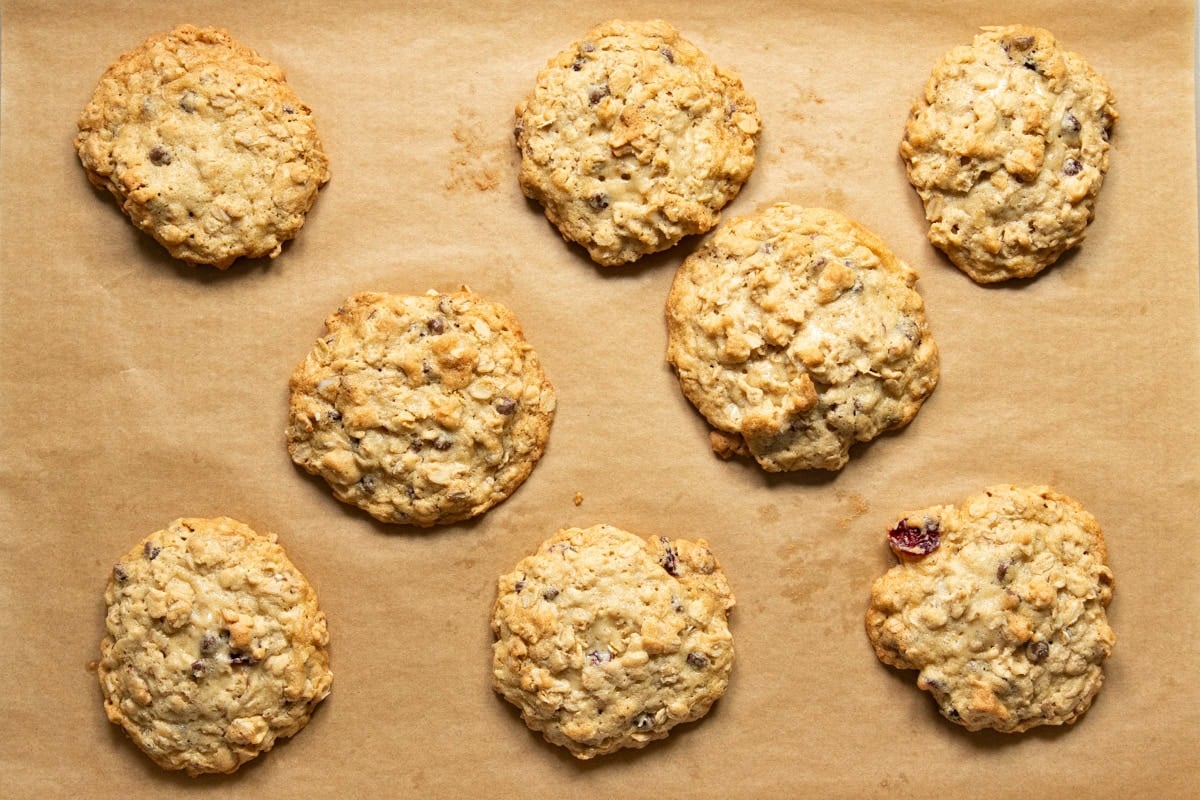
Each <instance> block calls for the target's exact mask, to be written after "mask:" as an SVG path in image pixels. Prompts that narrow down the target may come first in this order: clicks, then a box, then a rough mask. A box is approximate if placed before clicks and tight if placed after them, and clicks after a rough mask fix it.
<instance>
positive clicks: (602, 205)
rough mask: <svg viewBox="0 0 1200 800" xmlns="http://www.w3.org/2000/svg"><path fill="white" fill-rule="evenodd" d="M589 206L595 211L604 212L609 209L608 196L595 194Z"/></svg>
mask: <svg viewBox="0 0 1200 800" xmlns="http://www.w3.org/2000/svg"><path fill="white" fill-rule="evenodd" d="M588 205H589V206H591V207H592V210H593V211H603V210H604V209H606V208H608V195H606V194H594V195H592V196H591V197H589V198H588Z"/></svg>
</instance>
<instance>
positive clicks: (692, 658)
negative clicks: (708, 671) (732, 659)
mask: <svg viewBox="0 0 1200 800" xmlns="http://www.w3.org/2000/svg"><path fill="white" fill-rule="evenodd" d="M687 663H688V666H690V667H695V668H696V669H704V668H705V667H707V666H708V656H706V655H704V653H688V654H687Z"/></svg>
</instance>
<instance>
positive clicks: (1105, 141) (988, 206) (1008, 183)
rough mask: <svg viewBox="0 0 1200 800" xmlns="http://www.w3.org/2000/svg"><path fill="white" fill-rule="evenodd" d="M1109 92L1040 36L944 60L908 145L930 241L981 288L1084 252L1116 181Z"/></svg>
mask: <svg viewBox="0 0 1200 800" xmlns="http://www.w3.org/2000/svg"><path fill="white" fill-rule="evenodd" d="M1116 120H1117V110H1116V106H1115V105H1114V102H1113V95H1112V91H1111V90H1110V89H1109V86H1108V84H1107V83H1106V82H1105V81H1104V79H1103V78H1101V77H1100V75H1099V74H1098V73H1097V72H1096V71H1095V70H1094V69H1092V67H1091V66H1090V65H1089V64H1088V63H1087V62H1086V61H1085V60H1084V59H1083V57H1082V56H1080V55H1078V54H1076V53H1072V52H1069V51H1067V50H1065V49H1063V48H1062V47H1061V46H1060V45H1059V43H1058V41H1057V40H1055V38H1054V36H1053V35H1052V34H1051V33H1050V32H1049V31H1046V30H1044V29H1042V28H1034V27H1029V26H1026V25H1011V26H1008V27H991V28H984V29H983V32H982V33H981V34H979V35H978V36H976V37H975V41H974V43H973V44H971V45H967V46H962V47H958V48H955V49H954V50H951V51H950V52H949V53H947V54H946V55H945V56H944V57H943V58H942V59H941V60H940V61H939V62H938V63H937V65H936V66H935V67H934V69H933V74H932V75H931V76H930V78H929V81H928V83H927V84H926V86H925V92H924V94H923V95H922V96H921V97H920V98H919V99H918V100H917V102H916V103H915V104H914V106H913V109H912V112H911V113H910V115H909V119H908V124H907V126H906V127H905V130H904V139H903V141H902V142H901V144H900V154H901V156H902V157H903V159H904V161H905V163H906V165H907V168H908V178H909V181H910V182H911V183H912V185H913V186H914V187H915V188H916V190H917V192H918V193H919V194H920V196H921V200H922V201H923V202H924V204H925V216H926V218H927V219H928V221H929V240H930V241H931V242H932V243H933V244H934V245H935V246H936V247H938V248H939V249H941V250H942V251H944V252H945V253H946V255H947V256H949V257H950V260H951V261H953V262H954V264H955V265H957V266H958V268H959V269H961V270H962V271H963V272H965V273H966V274H967V275H969V276H970V277H971V278H972V279H973V280H975V281H977V282H979V283H993V282H996V281H1003V280H1008V279H1010V278H1028V277H1031V276H1033V275H1036V274H1038V273H1039V272H1041V271H1042V270H1044V269H1046V268H1047V267H1049V266H1050V265H1052V264H1053V263H1055V262H1056V261H1057V260H1058V259H1059V257H1060V256H1061V255H1062V254H1063V253H1064V252H1065V251H1067V250H1069V249H1070V248H1072V247H1074V246H1076V245H1077V244H1079V243H1080V242H1081V241H1082V240H1083V238H1084V235H1085V233H1086V229H1087V226H1088V224H1089V223H1090V222H1091V221H1092V218H1093V216H1094V214H1095V204H1096V198H1097V195H1098V194H1099V192H1100V187H1101V185H1102V184H1103V182H1104V176H1105V173H1106V172H1107V171H1108V150H1109V134H1110V132H1111V130H1112V128H1113V125H1114V123H1115V122H1116Z"/></svg>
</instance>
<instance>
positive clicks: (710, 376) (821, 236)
mask: <svg viewBox="0 0 1200 800" xmlns="http://www.w3.org/2000/svg"><path fill="white" fill-rule="evenodd" d="M916 282H917V273H916V272H914V271H913V270H912V268H910V267H909V266H908V265H907V264H905V263H904V262H903V261H901V260H900V259H898V258H897V257H896V256H894V255H893V254H892V252H891V251H890V250H888V248H887V246H886V245H885V244H884V243H883V241H882V240H880V239H879V237H878V236H876V235H874V234H873V233H871V232H870V231H868V230H866V229H865V228H863V227H862V226H861V225H858V224H857V223H855V222H852V221H851V220H849V219H847V218H846V217H843V216H842V215H840V214H837V213H835V212H833V211H827V210H825V209H819V208H801V207H799V206H794V205H790V204H787V203H779V204H776V205H774V206H771V207H770V208H767V209H765V210H763V211H761V212H759V213H757V214H755V215H752V216H748V217H740V218H737V219H733V220H731V221H729V222H727V223H725V224H723V225H722V226H721V227H720V228H719V229H718V230H717V231H716V232H715V233H714V234H713V235H712V236H711V237H710V238H709V240H708V241H706V242H705V243H704V245H703V246H702V247H701V248H700V249H699V250H697V251H696V252H695V253H693V254H692V255H691V256H689V257H688V259H687V260H686V261H684V263H683V265H682V266H680V268H679V271H678V272H677V273H676V275H675V282H674V284H673V285H672V286H671V293H670V296H669V298H668V300H667V331H668V347H667V360H668V361H669V362H670V363H671V365H672V366H673V367H674V368H675V372H676V373H677V375H678V376H679V384H680V386H681V387H682V389H683V393H684V395H685V396H686V397H687V399H688V400H690V401H691V402H692V404H693V405H695V406H696V408H697V409H698V410H699V411H700V413H701V414H703V415H704V417H705V418H706V419H707V420H708V422H709V424H710V425H712V426H713V428H715V429H716V430H715V431H714V432H713V433H712V437H711V438H712V446H713V449H714V450H715V451H716V452H717V454H718V455H721V456H722V457H729V456H730V455H733V454H735V453H737V454H749V455H752V456H754V458H755V459H756V460H757V461H758V463H759V464H760V465H761V466H762V467H763V468H764V469H766V470H768V471H770V472H779V471H787V470H800V469H829V470H836V469H840V468H841V467H842V466H843V465H845V463H846V461H847V460H848V458H849V451H850V446H851V445H852V444H854V443H855V442H865V441H867V440H869V439H873V438H875V437H876V436H878V435H879V434H880V433H882V432H883V431H886V430H888V429H891V428H898V427H900V426H902V425H905V424H907V423H908V422H909V420H911V419H912V418H913V416H914V415H915V414H916V413H917V410H918V409H919V408H920V407H921V403H922V402H924V400H925V398H926V397H927V396H928V395H929V393H930V392H932V391H933V388H934V386H935V385H936V384H937V380H938V351H937V345H935V344H934V341H933V336H932V335H931V334H930V332H929V326H928V325H927V324H926V322H925V311H924V303H922V301H921V297H920V295H918V294H917V292H916V290H915V289H914V288H913V286H914V285H915V284H916Z"/></svg>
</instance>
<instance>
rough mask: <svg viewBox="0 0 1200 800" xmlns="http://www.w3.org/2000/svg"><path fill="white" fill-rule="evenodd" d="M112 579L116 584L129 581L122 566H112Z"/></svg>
mask: <svg viewBox="0 0 1200 800" xmlns="http://www.w3.org/2000/svg"><path fill="white" fill-rule="evenodd" d="M113 578H114V579H115V580H116V581H117V583H124V582H125V581H127V580H129V573H128V572H126V571H125V567H124V566H123V565H122V564H113Z"/></svg>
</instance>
